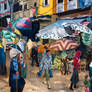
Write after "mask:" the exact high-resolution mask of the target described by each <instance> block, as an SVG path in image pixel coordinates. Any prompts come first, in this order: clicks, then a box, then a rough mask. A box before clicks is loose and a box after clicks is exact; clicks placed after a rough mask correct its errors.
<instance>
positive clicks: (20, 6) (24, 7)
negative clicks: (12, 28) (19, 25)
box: [14, 0, 39, 20]
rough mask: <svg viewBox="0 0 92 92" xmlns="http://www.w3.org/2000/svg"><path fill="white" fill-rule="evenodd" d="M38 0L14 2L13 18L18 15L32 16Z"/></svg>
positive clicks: (18, 0) (16, 17)
mask: <svg viewBox="0 0 92 92" xmlns="http://www.w3.org/2000/svg"><path fill="white" fill-rule="evenodd" d="M38 5H39V0H17V2H15V3H14V20H16V19H18V18H20V17H33V16H34V11H35V8H37V7H38Z"/></svg>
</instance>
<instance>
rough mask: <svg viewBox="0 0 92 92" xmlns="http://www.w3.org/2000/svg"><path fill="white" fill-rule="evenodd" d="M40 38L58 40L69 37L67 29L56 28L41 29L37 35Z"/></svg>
mask: <svg viewBox="0 0 92 92" xmlns="http://www.w3.org/2000/svg"><path fill="white" fill-rule="evenodd" d="M37 36H38V37H41V38H42V39H55V40H58V39H60V38H63V37H67V36H69V34H68V33H66V31H65V29H63V28H60V27H57V25H56V26H54V27H51V28H47V29H41V30H40V31H39V33H38V34H37Z"/></svg>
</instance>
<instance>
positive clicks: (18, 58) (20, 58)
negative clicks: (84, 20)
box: [0, 39, 92, 92]
mask: <svg viewBox="0 0 92 92" xmlns="http://www.w3.org/2000/svg"><path fill="white" fill-rule="evenodd" d="M37 48H38V47H37V44H35V45H34V46H33V47H32V50H31V51H30V57H31V59H32V60H31V61H32V62H31V66H32V67H33V66H34V65H35V63H36V66H37V67H39V68H40V71H39V72H37V75H38V77H40V76H42V73H44V72H45V73H44V76H45V81H46V85H47V88H48V89H50V88H51V87H50V78H51V77H53V71H52V63H53V60H52V55H51V52H50V49H48V48H47V47H46V46H44V48H45V50H44V53H43V54H41V57H40V59H39V57H38V51H37V50H38V49H37ZM0 54H1V55H0V74H1V75H6V74H7V69H6V55H5V51H4V48H3V46H2V44H0ZM24 54H25V56H24ZM28 54H29V50H28V46H27V44H26V41H25V40H23V39H20V40H19V42H18V43H17V44H16V45H14V46H13V47H11V48H10V51H9V55H10V58H11V63H10V75H9V86H10V89H11V90H10V91H11V92H23V88H24V86H25V84H26V82H25V78H26V75H27V63H26V59H28V58H29V55H28ZM81 54H82V52H81V51H76V54H75V56H74V58H73V66H74V68H73V73H72V76H71V78H70V81H71V84H70V90H73V89H74V88H77V87H78V86H77V83H78V82H79V75H78V69H79V64H80V56H81ZM63 61H65V62H64V66H65V74H67V69H66V66H67V65H66V62H67V59H65V60H63ZM84 84H85V92H92V62H91V63H90V65H89V75H86V76H85V81H84ZM15 85H16V86H15ZM73 87H74V88H73Z"/></svg>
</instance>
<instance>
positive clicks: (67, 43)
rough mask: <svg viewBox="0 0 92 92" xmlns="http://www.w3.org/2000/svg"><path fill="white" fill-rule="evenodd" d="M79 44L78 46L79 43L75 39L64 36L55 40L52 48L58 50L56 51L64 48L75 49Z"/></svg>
mask: <svg viewBox="0 0 92 92" xmlns="http://www.w3.org/2000/svg"><path fill="white" fill-rule="evenodd" d="M77 46H78V44H77V43H76V42H75V41H73V40H69V39H66V38H62V39H60V40H57V41H55V42H53V43H52V44H51V45H50V49H52V50H56V51H64V50H69V49H73V48H75V47H77Z"/></svg>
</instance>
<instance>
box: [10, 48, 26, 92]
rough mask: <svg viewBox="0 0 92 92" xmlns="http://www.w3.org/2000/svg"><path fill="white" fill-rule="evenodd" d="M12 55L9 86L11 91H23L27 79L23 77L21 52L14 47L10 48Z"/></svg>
mask: <svg viewBox="0 0 92 92" xmlns="http://www.w3.org/2000/svg"><path fill="white" fill-rule="evenodd" d="M10 57H11V59H12V61H11V63H10V75H9V86H10V92H22V91H23V88H24V85H25V80H24V79H23V77H22V73H21V71H22V68H21V65H20V52H19V51H18V50H17V49H15V48H12V49H11V50H10Z"/></svg>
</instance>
